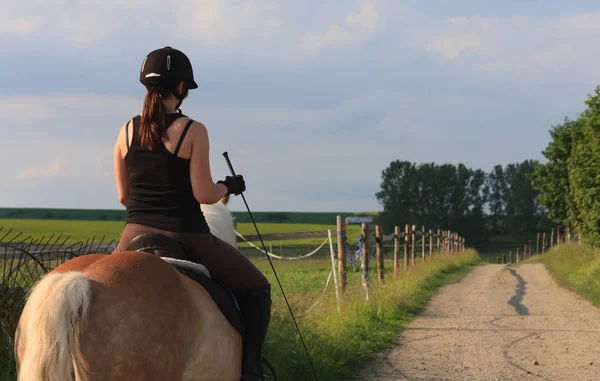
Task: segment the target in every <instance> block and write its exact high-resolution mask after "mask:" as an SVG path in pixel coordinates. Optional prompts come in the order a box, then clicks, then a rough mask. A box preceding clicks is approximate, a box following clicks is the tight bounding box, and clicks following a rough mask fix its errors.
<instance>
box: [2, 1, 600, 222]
mask: <svg viewBox="0 0 600 381" xmlns="http://www.w3.org/2000/svg"><path fill="white" fill-rule="evenodd" d="M174 4H176V5H173V6H166V5H165V3H164V2H163V1H158V0H104V1H101V2H92V1H88V0H80V1H69V0H23V1H19V2H17V1H13V0H0V48H1V50H2V55H1V59H2V60H1V63H0V68H2V70H0V123H1V126H2V127H1V130H2V138H1V139H0V171H1V173H2V174H3V177H2V178H3V181H2V186H1V187H0V207H56V208H94V209H97V208H106V209H123V207H122V206H121V205H120V204H119V203H118V201H117V192H116V186H115V180H114V174H113V162H112V160H113V147H114V144H115V140H116V137H117V134H118V131H119V129H120V127H121V126H122V125H123V124H124V123H126V122H127V121H128V120H130V119H131V118H132V117H133V116H135V115H137V114H139V112H141V107H142V102H143V97H144V95H145V89H144V88H143V86H142V85H141V84H140V83H139V70H140V67H141V63H142V60H143V59H144V57H145V55H146V54H147V53H148V52H150V51H152V50H154V49H157V48H160V47H164V46H172V47H174V48H176V49H180V50H182V51H183V52H184V53H186V54H187V55H188V57H189V58H190V60H191V62H192V65H193V67H194V74H195V77H196V82H197V83H198V85H199V88H198V89H196V90H193V91H191V92H190V95H189V97H188V99H186V100H185V102H184V103H183V105H182V111H183V113H184V114H186V115H188V116H189V117H191V118H193V119H195V120H198V121H200V122H202V123H203V124H204V125H205V126H206V127H207V129H208V133H209V139H210V146H211V148H210V150H211V151H210V159H211V171H212V175H213V179H214V180H215V181H217V180H219V179H222V178H224V177H225V176H226V175H228V174H229V172H228V169H227V167H226V164H225V161H224V159H223V156H222V153H223V152H224V151H227V152H228V153H229V157H230V158H231V161H232V164H233V166H234V169H235V170H236V172H237V173H240V174H242V175H243V176H244V178H245V180H246V186H247V190H246V192H245V193H244V194H245V197H246V200H247V202H248V205H249V207H250V209H251V210H256V211H309V212H318V211H323V212H358V211H377V210H382V208H383V207H382V205H380V204H379V203H378V201H377V199H376V197H375V193H376V192H377V191H378V190H379V186H380V183H381V172H382V171H383V170H384V169H385V168H386V167H387V166H389V164H390V162H391V161H394V160H407V161H411V162H414V163H421V162H435V163H438V164H443V163H453V164H458V163H463V164H465V165H467V166H468V167H472V168H482V169H484V170H489V169H491V168H492V167H493V166H494V165H496V164H502V165H506V164H508V163H513V162H519V161H522V160H526V159H535V160H540V161H544V158H543V156H542V154H541V152H542V150H543V149H544V147H545V146H546V145H547V144H548V141H549V133H548V132H549V129H550V128H551V127H552V125H556V124H559V123H561V122H562V121H563V120H564V118H565V117H569V118H575V117H576V116H577V114H578V113H580V112H582V111H583V110H584V109H585V104H584V101H585V99H586V96H587V94H589V93H592V92H593V89H594V88H595V87H596V86H597V85H598V84H600V69H598V62H599V61H600V49H599V48H598V46H600V4H599V3H598V2H597V1H587V0H580V1H577V2H567V1H563V0H543V1H542V0H537V1H536V0H503V1H494V2H483V1H476V0H451V1H421V0H405V1H404V0H344V1H342V0H330V1H327V2H321V1H314V0H304V1H297V0H296V1H290V0H276V1H267V0H265V1H262V0H247V1H246V0H179V1H177V2H175V3H174ZM229 206H230V209H231V210H235V211H244V210H245V205H244V204H243V201H242V200H241V197H239V196H236V197H233V198H232V199H231V202H230V204H229Z"/></svg>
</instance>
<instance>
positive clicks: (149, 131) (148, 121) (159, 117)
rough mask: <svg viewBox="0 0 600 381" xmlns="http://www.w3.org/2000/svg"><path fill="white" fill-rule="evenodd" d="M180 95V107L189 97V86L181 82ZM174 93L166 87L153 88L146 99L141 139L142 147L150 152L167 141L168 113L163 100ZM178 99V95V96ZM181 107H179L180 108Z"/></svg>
mask: <svg viewBox="0 0 600 381" xmlns="http://www.w3.org/2000/svg"><path fill="white" fill-rule="evenodd" d="M176 91H177V93H178V94H179V97H178V98H179V99H180V101H179V105H181V101H183V99H185V98H186V97H187V94H188V89H187V86H186V85H185V84H184V83H183V82H181V83H180V84H179V86H177V88H176ZM172 94H173V92H172V91H170V90H168V89H165V88H164V87H156V86H155V87H152V88H150V89H149V91H148V93H147V94H146V98H144V106H143V109H142V114H141V120H140V130H139V137H140V143H141V145H142V147H146V148H148V149H150V150H154V149H156V148H157V147H158V146H159V145H160V143H161V142H162V141H163V140H167V128H168V127H169V126H168V125H167V111H166V110H165V106H164V104H163V102H162V98H168V97H169V96H171V95H172ZM176 97H177V95H176ZM179 105H178V106H177V107H179Z"/></svg>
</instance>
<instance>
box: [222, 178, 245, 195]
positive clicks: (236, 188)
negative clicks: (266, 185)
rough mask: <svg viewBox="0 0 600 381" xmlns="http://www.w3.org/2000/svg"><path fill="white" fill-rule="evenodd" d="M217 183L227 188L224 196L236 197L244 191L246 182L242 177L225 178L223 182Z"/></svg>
mask: <svg viewBox="0 0 600 381" xmlns="http://www.w3.org/2000/svg"><path fill="white" fill-rule="evenodd" d="M218 183H222V184H225V186H226V187H227V194H226V195H225V196H229V195H230V194H234V195H236V196H237V195H239V194H241V193H242V192H243V191H245V190H246V182H245V181H244V177H243V176H242V175H235V176H227V177H225V181H223V180H220V181H217V184H218Z"/></svg>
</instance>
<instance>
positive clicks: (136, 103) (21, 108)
mask: <svg viewBox="0 0 600 381" xmlns="http://www.w3.org/2000/svg"><path fill="white" fill-rule="evenodd" d="M140 102H141V100H138V99H135V98H133V97H127V96H122V95H111V94H92V93H47V94H39V95H23V96H4V97H0V121H2V120H4V121H13V122H27V121H40V120H46V121H47V120H51V119H56V118H60V117H64V115H65V113H69V112H73V111H76V112H78V113H80V114H82V115H86V116H87V117H93V116H104V117H106V116H112V115H119V116H121V115H129V114H131V113H132V110H136V109H140V108H141V103H140Z"/></svg>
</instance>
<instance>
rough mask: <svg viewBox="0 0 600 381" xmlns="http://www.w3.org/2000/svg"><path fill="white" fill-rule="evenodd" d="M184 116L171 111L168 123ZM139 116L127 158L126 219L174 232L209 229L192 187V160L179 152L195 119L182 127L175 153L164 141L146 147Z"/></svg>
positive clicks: (206, 230) (193, 231)
mask: <svg viewBox="0 0 600 381" xmlns="http://www.w3.org/2000/svg"><path fill="white" fill-rule="evenodd" d="M182 116H185V115H182V114H179V113H174V114H169V115H168V124H169V126H170V125H171V124H172V123H173V122H174V121H175V120H176V119H177V118H179V117H182ZM140 120H141V117H140V116H139V115H138V116H136V117H134V118H133V120H132V122H130V123H129V124H131V125H132V126H133V129H132V140H131V145H128V147H127V154H126V155H125V159H124V160H125V164H126V165H127V169H128V172H129V198H128V200H127V218H126V223H136V224H140V225H145V226H149V227H152V228H156V229H161V230H166V231H171V232H183V233H205V232H209V231H210V229H209V227H208V224H207V222H206V219H205V218H204V214H203V213H202V209H201V208H200V203H198V201H197V200H196V198H195V197H194V192H193V191H192V183H191V180H190V160H189V159H184V158H182V157H178V156H177V153H178V152H179V148H180V147H181V143H182V142H183V139H184V138H185V135H186V133H187V131H188V129H189V127H190V125H191V123H192V120H191V119H190V121H189V123H188V124H187V125H186V127H185V129H184V130H183V132H182V134H181V138H180V139H179V142H178V143H177V148H176V149H175V151H174V152H173V153H171V152H170V151H169V150H168V149H167V148H166V147H165V145H164V144H162V142H161V144H160V146H159V147H158V148H157V149H156V150H154V151H150V150H149V149H147V148H143V147H142V146H141V145H140V139H139V137H138V136H137V132H138V129H139V125H140ZM127 127H128V126H127ZM125 131H126V134H125V137H126V139H127V140H126V142H129V132H128V128H126V129H125Z"/></svg>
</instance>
